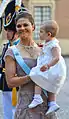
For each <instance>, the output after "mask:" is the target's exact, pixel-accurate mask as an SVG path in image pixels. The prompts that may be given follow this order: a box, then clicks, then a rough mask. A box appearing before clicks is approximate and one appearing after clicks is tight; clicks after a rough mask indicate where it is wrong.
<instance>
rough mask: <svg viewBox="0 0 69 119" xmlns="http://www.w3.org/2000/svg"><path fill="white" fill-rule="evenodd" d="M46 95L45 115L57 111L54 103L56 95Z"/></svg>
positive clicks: (57, 107)
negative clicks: (46, 107)
mask: <svg viewBox="0 0 69 119" xmlns="http://www.w3.org/2000/svg"><path fill="white" fill-rule="evenodd" d="M47 94H48V110H47V112H46V115H47V114H50V113H52V112H54V111H57V110H58V109H59V106H58V105H57V103H56V94H55V93H51V92H48V93H47Z"/></svg>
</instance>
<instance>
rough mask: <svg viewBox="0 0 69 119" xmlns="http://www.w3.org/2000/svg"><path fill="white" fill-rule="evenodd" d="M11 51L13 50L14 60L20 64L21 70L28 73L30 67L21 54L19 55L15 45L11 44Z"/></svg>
mask: <svg viewBox="0 0 69 119" xmlns="http://www.w3.org/2000/svg"><path fill="white" fill-rule="evenodd" d="M11 49H12V51H13V54H14V56H15V59H16V61H17V62H18V64H19V65H20V66H21V68H22V69H23V71H24V72H25V73H26V74H29V73H30V68H29V66H28V65H27V64H26V63H25V62H24V60H23V58H22V56H21V55H20V53H19V51H18V49H17V48H16V46H15V45H14V46H12V47H11Z"/></svg>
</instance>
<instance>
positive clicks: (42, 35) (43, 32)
mask: <svg viewBox="0 0 69 119" xmlns="http://www.w3.org/2000/svg"><path fill="white" fill-rule="evenodd" d="M39 36H40V40H46V38H47V37H48V33H46V32H45V30H44V29H43V27H41V28H40V33H39Z"/></svg>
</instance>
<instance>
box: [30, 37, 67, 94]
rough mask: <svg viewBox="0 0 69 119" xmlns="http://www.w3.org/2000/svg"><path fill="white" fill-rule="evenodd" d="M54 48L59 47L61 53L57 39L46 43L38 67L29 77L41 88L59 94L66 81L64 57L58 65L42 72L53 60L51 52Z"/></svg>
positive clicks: (38, 60)
mask: <svg viewBox="0 0 69 119" xmlns="http://www.w3.org/2000/svg"><path fill="white" fill-rule="evenodd" d="M53 47H58V48H59V51H60V53H61V48H60V46H59V41H58V40H57V39H54V40H51V41H49V42H47V43H45V45H44V46H43V49H42V52H41V54H40V56H39V57H38V59H37V66H36V67H34V68H32V70H31V72H30V74H29V75H30V77H31V79H32V81H34V82H35V83H36V84H37V85H39V86H40V87H41V88H43V89H45V90H47V91H49V92H52V93H58V92H59V90H60V88H61V87H62V85H63V84H64V81H65V79H66V64H65V61H64V59H63V57H62V56H61V58H60V60H59V61H58V63H57V64H56V65H54V66H52V67H50V69H49V70H47V71H45V72H42V71H40V67H41V66H43V65H45V64H48V63H50V61H51V60H52V58H53V56H52V52H51V50H52V48H53Z"/></svg>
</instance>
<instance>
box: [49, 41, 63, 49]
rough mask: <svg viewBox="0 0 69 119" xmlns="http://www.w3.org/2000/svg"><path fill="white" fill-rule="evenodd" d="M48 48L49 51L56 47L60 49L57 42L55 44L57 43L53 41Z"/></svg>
mask: <svg viewBox="0 0 69 119" xmlns="http://www.w3.org/2000/svg"><path fill="white" fill-rule="evenodd" d="M49 47H50V49H52V48H54V47H58V48H59V49H61V48H60V46H59V42H57V41H54V42H53V41H52V42H51V44H50V45H49Z"/></svg>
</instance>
